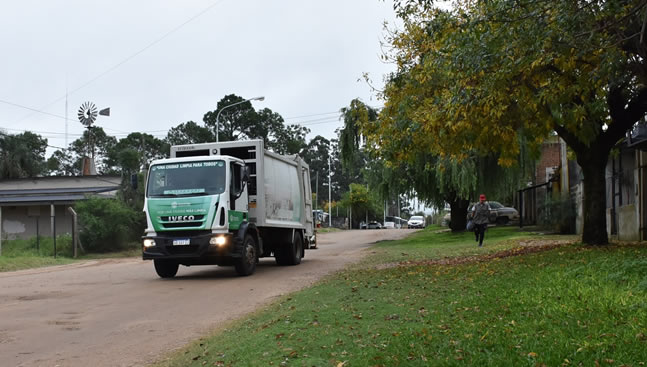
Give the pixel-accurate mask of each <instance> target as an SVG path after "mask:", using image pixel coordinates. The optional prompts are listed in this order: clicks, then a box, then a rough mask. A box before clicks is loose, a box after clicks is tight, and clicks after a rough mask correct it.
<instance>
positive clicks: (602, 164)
mask: <svg viewBox="0 0 647 367" xmlns="http://www.w3.org/2000/svg"><path fill="white" fill-rule="evenodd" d="M604 151H605V149H600V150H598V151H597V152H591V151H589V152H588V155H587V157H586V158H584V159H580V155H579V154H578V163H579V165H580V167H581V168H582V173H583V175H584V195H583V196H584V197H583V202H582V216H583V218H582V219H583V222H584V223H583V228H582V242H583V243H585V244H587V245H607V244H608V243H609V236H608V233H607V214H606V180H605V169H606V165H607V160H608V158H609V153H608V152H607V153H606V154H604Z"/></svg>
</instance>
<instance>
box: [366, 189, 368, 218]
mask: <svg viewBox="0 0 647 367" xmlns="http://www.w3.org/2000/svg"><path fill="white" fill-rule="evenodd" d="M366 197H368V183H367V184H366ZM366 229H368V207H367V208H366Z"/></svg>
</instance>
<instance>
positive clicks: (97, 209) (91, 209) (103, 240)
mask: <svg viewBox="0 0 647 367" xmlns="http://www.w3.org/2000/svg"><path fill="white" fill-rule="evenodd" d="M76 210H77V212H78V215H79V223H80V233H79V237H80V239H81V243H82V244H83V247H84V249H85V250H86V251H88V252H110V251H118V250H122V249H124V248H126V245H127V243H128V241H134V240H137V239H138V237H139V235H140V234H141V228H142V227H141V217H142V216H143V214H142V213H138V212H136V211H135V210H133V209H131V208H130V207H128V206H127V205H126V204H124V203H123V202H122V201H120V200H114V199H101V198H89V199H87V200H84V201H81V202H79V203H78V204H77V205H76Z"/></svg>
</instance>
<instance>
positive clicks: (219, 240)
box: [209, 236, 227, 246]
mask: <svg viewBox="0 0 647 367" xmlns="http://www.w3.org/2000/svg"><path fill="white" fill-rule="evenodd" d="M226 243H227V238H226V237H225V236H215V237H211V239H209V244H210V245H214V246H223V245H224V244H226Z"/></svg>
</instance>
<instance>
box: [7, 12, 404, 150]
mask: <svg viewBox="0 0 647 367" xmlns="http://www.w3.org/2000/svg"><path fill="white" fill-rule="evenodd" d="M385 21H386V22H388V23H389V24H390V25H391V26H393V25H394V21H395V15H394V12H393V9H392V1H391V0H387V1H382V0H327V1H314V0H274V1H269V0H186V1H169V0H155V1H153V0H110V1H105V0H101V1H95V0H93V1H87V0H84V1H81V0H58V1H51V0H22V1H3V2H0V49H1V50H2V52H1V53H0V80H1V81H2V83H1V84H0V130H4V131H5V132H7V133H11V134H15V133H20V132H22V131H24V130H30V131H33V132H36V133H39V134H41V135H43V136H44V137H47V138H48V142H49V144H50V145H52V146H55V147H62V146H64V145H65V125H66V123H65V119H64V115H65V95H66V88H67V90H68V91H69V93H68V114H67V116H68V117H69V121H68V143H69V142H71V141H73V140H75V139H77V138H78V137H79V136H80V134H81V133H82V131H83V126H82V125H81V124H80V123H79V122H78V120H77V117H76V115H77V111H78V109H79V106H80V105H81V104H82V103H83V102H85V101H91V102H94V103H95V104H96V105H97V107H98V108H99V109H101V108H104V107H111V113H112V116H110V117H101V116H100V117H99V120H98V121H97V124H98V126H101V127H103V128H104V129H105V131H106V132H107V133H108V134H110V135H114V136H116V137H117V138H122V137H124V136H126V135H127V133H128V132H133V131H141V132H148V133H150V134H152V135H155V136H157V137H160V138H162V137H164V136H166V131H168V129H169V128H171V127H174V126H177V125H178V124H180V123H183V122H186V121H189V120H193V121H196V122H200V123H201V122H202V117H203V115H204V113H205V112H207V111H211V110H214V109H215V108H216V103H217V101H218V100H220V99H221V98H222V97H223V96H225V95H227V94H231V93H234V94H237V95H239V96H242V97H245V98H252V97H256V96H265V101H263V102H254V103H253V104H254V107H255V108H256V109H260V108H265V107H267V108H270V109H272V110H273V111H274V112H277V113H279V114H281V115H282V116H283V117H284V118H285V119H286V123H302V124H303V125H304V126H307V127H308V128H310V129H311V130H312V133H311V134H310V135H309V136H308V138H309V139H311V138H313V137H314V136H315V135H323V136H325V137H327V138H331V137H334V130H335V129H336V128H338V127H340V126H341V122H339V121H338V114H334V112H335V111H338V110H339V109H340V108H341V107H344V106H347V105H348V104H349V103H350V101H351V100H352V99H353V98H356V97H359V98H361V99H362V100H363V101H364V102H366V103H367V104H369V105H371V106H376V107H377V106H381V105H382V102H381V101H379V100H377V99H376V98H375V93H374V92H373V91H372V90H371V88H370V87H369V86H368V85H367V84H366V83H365V82H364V81H358V79H361V78H362V73H364V72H366V73H369V75H370V76H371V78H372V79H373V80H374V83H375V85H376V86H382V84H383V82H382V81H383V76H384V75H385V74H387V73H389V72H390V71H393V70H394V69H395V67H394V65H390V64H385V63H383V62H382V61H381V59H380V55H381V54H382V51H381V45H380V42H381V41H382V40H383V39H384V30H383V24H384V22H385ZM178 27H179V28H178ZM169 32H170V33H169ZM157 41H158V42H157ZM12 104H16V105H21V106H24V107H29V108H32V109H36V110H41V111H43V112H46V113H48V114H44V113H39V112H33V111H30V110H28V109H25V108H21V107H18V106H15V105H12ZM53 115H56V116H53ZM301 116H306V117H301ZM52 151H53V149H49V150H48V153H49V154H51V152H52Z"/></svg>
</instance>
